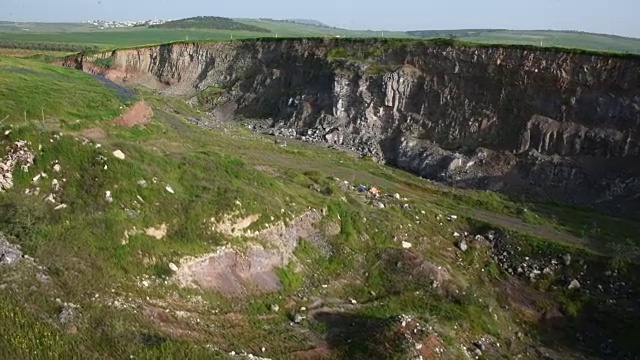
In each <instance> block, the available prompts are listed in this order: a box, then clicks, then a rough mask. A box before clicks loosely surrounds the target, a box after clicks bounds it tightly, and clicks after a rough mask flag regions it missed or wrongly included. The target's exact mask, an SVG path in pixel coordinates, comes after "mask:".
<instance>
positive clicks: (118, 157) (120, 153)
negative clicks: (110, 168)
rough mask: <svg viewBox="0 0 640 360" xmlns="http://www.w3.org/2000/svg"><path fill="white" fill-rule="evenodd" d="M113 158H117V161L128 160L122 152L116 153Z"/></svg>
mask: <svg viewBox="0 0 640 360" xmlns="http://www.w3.org/2000/svg"><path fill="white" fill-rule="evenodd" d="M113 156H115V157H116V158H117V159H120V160H124V159H125V158H126V156H125V154H124V153H123V152H122V151H120V150H116V151H114V152H113Z"/></svg>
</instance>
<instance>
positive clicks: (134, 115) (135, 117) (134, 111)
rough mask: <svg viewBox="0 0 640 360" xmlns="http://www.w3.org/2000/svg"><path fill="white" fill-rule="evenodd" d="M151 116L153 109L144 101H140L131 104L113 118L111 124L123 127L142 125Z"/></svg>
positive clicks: (148, 120)
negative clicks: (119, 115)
mask: <svg viewBox="0 0 640 360" xmlns="http://www.w3.org/2000/svg"><path fill="white" fill-rule="evenodd" d="M152 116H153V110H151V108H150V107H149V105H147V104H146V103H145V102H144V101H140V102H138V103H137V104H135V105H133V106H132V107H130V108H129V109H127V111H125V113H124V114H123V115H122V116H121V117H119V118H118V119H116V120H114V121H113V122H112V123H111V124H112V125H119V126H125V127H133V126H136V125H144V124H147V123H149V122H150V121H151V117H152Z"/></svg>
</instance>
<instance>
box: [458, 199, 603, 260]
mask: <svg viewBox="0 0 640 360" xmlns="http://www.w3.org/2000/svg"><path fill="white" fill-rule="evenodd" d="M467 215H468V216H469V217H472V218H475V219H478V220H481V221H485V222H488V223H491V224H495V225H498V226H500V227H504V228H506V229H510V230H515V231H518V232H523V233H527V234H531V235H535V236H537V237H541V238H543V239H547V240H551V241H555V242H559V243H562V244H566V245H569V246H575V247H580V248H582V249H585V250H588V251H594V252H597V253H599V254H602V255H604V254H607V251H606V249H605V248H604V247H603V246H597V244H594V243H593V242H592V241H589V240H587V239H582V238H579V237H577V236H574V235H571V234H569V233H566V232H564V231H560V230H557V229H554V228H551V227H548V226H542V225H533V224H528V223H526V222H524V221H522V220H520V219H518V218H514V217H511V216H507V215H501V214H495V213H491V212H488V211H484V210H477V209H469V212H468V214H467Z"/></svg>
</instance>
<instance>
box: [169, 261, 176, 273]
mask: <svg viewBox="0 0 640 360" xmlns="http://www.w3.org/2000/svg"><path fill="white" fill-rule="evenodd" d="M169 269H171V271H173V272H176V271H178V266H176V264H174V263H169Z"/></svg>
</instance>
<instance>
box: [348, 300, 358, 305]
mask: <svg viewBox="0 0 640 360" xmlns="http://www.w3.org/2000/svg"><path fill="white" fill-rule="evenodd" d="M349 302H350V303H351V304H352V305H356V304H357V303H358V302H357V301H356V299H349Z"/></svg>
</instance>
